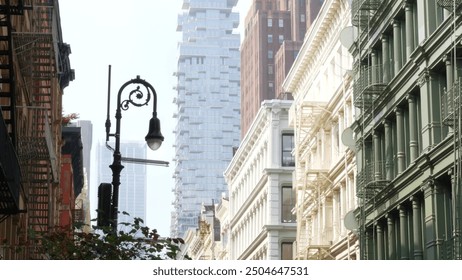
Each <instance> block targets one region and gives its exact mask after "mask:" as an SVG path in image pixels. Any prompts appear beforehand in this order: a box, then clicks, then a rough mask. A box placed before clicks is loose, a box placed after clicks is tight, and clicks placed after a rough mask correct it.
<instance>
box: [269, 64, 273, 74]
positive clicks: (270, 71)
mask: <svg viewBox="0 0 462 280" xmlns="http://www.w3.org/2000/svg"><path fill="white" fill-rule="evenodd" d="M273 73H274V71H273V65H268V75H273Z"/></svg>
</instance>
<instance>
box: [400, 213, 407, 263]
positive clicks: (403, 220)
mask: <svg viewBox="0 0 462 280" xmlns="http://www.w3.org/2000/svg"><path fill="white" fill-rule="evenodd" d="M398 211H399V237H400V238H399V239H400V248H401V249H400V253H401V259H402V260H408V259H409V242H408V233H409V230H408V225H407V223H408V213H407V209H406V207H405V206H403V205H400V206H398Z"/></svg>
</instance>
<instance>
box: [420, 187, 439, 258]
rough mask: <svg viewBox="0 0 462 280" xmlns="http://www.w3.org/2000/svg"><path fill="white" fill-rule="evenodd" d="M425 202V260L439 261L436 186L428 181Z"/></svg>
mask: <svg viewBox="0 0 462 280" xmlns="http://www.w3.org/2000/svg"><path fill="white" fill-rule="evenodd" d="M423 189H424V200H425V203H424V205H425V209H424V213H425V226H424V228H425V259H427V260H435V259H437V255H438V250H437V234H436V205H435V202H436V200H435V184H434V181H433V180H428V181H427V182H426V183H425V184H424V186H423Z"/></svg>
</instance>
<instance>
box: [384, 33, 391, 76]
mask: <svg viewBox="0 0 462 280" xmlns="http://www.w3.org/2000/svg"><path fill="white" fill-rule="evenodd" d="M382 63H383V82H384V83H385V84H387V83H388V82H390V80H391V77H390V64H391V61H390V49H389V47H388V36H387V35H385V34H383V35H382Z"/></svg>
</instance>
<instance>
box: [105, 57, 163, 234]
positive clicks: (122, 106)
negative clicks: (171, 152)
mask: <svg viewBox="0 0 462 280" xmlns="http://www.w3.org/2000/svg"><path fill="white" fill-rule="evenodd" d="M108 84H109V85H108V103H107V119H106V124H105V126H106V142H107V141H109V137H114V138H115V148H114V149H112V150H113V151H114V155H113V156H114V161H113V162H112V164H111V165H110V166H109V167H110V168H111V170H112V199H111V213H110V216H109V217H111V226H112V229H113V231H114V232H117V215H118V212H119V211H118V205H119V186H120V173H121V171H122V169H123V168H124V166H123V165H122V155H121V154H120V121H121V119H122V110H124V111H126V110H128V109H129V108H130V105H133V106H135V107H142V106H147V105H148V104H149V101H150V100H151V97H152V99H153V109H152V117H151V120H150V121H149V130H148V134H147V135H146V137H145V140H146V143H147V145H148V147H149V148H150V149H151V150H157V149H159V147H160V146H161V144H162V142H163V141H164V136H162V133H161V132H160V121H159V119H158V118H157V94H156V91H155V89H154V87H153V86H152V85H151V84H150V83H148V82H146V81H145V80H143V79H141V78H140V76H136V78H135V79H132V80H129V81H127V82H126V83H124V84H123V85H122V86H121V87H120V89H119V92H118V94H117V109H116V115H115V118H116V131H115V133H110V130H111V121H110V118H109V111H110V110H109V107H110V106H109V105H110V84H111V66H110V65H109V79H108ZM131 85H137V86H136V87H134V89H133V90H131V91H130V92H129V93H128V97H127V99H124V100H122V93H123V92H124V90H125V88H126V87H128V86H131Z"/></svg>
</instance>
